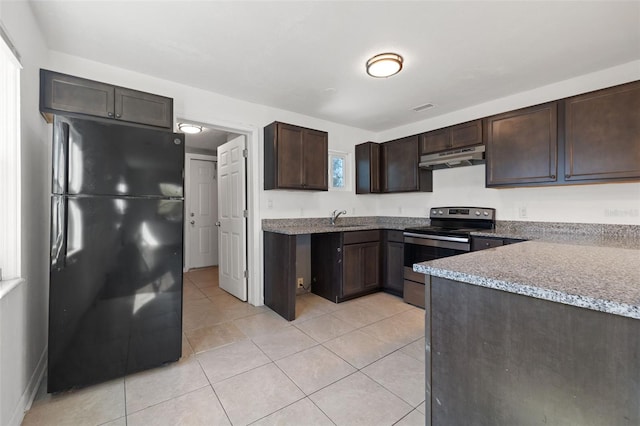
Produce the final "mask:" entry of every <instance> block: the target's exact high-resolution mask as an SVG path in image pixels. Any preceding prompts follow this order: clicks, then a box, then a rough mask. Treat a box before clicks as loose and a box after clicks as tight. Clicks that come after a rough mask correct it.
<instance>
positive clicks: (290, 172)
mask: <svg viewBox="0 0 640 426" xmlns="http://www.w3.org/2000/svg"><path fill="white" fill-rule="evenodd" d="M277 129H278V130H277V131H278V135H277V138H278V139H277V144H276V145H277V166H276V169H277V175H278V184H277V187H278V188H292V189H302V187H303V186H302V183H303V179H304V174H303V164H304V156H303V155H304V151H303V148H302V138H303V129H302V128H301V127H297V126H291V125H289V124H284V123H278V126H277Z"/></svg>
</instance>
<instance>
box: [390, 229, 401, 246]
mask: <svg viewBox="0 0 640 426" xmlns="http://www.w3.org/2000/svg"><path fill="white" fill-rule="evenodd" d="M387 241H395V242H397V243H403V242H404V232H403V231H391V230H389V231H387Z"/></svg>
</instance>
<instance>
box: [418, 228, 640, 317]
mask: <svg viewBox="0 0 640 426" xmlns="http://www.w3.org/2000/svg"><path fill="white" fill-rule="evenodd" d="M563 238H568V237H564V236H558V237H557V239H563ZM572 238H573V239H575V240H577V242H578V244H569V243H559V242H547V241H526V242H522V243H518V244H511V245H508V246H502V247H497V248H492V249H488V250H482V251H477V252H472V253H467V254H464V255H459V256H452V257H446V258H443V259H438V260H432V261H429V262H423V263H419V264H416V265H414V268H413V269H414V271H416V272H421V273H423V274H429V275H432V276H436V277H441V278H447V279H450V280H453V281H458V282H463V283H467V284H474V285H478V286H482V287H488V288H493V289H496V290H503V291H507V292H511V293H516V294H522V295H525V296H531V297H535V298H538V299H544V300H549V301H552V302H559V303H564V304H568V305H573V306H578V307H581V308H588V309H593V310H597V311H601V312H607V313H611V314H615V315H622V316H627V317H631V318H636V319H640V250H638V247H637V245H638V240H635V243H634V241H631V240H625V239H618V240H611V241H609V245H615V244H616V241H618V245H620V246H622V247H623V248H620V247H611V246H605V247H603V246H600V245H598V246H594V245H589V244H590V241H593V240H592V239H591V238H588V237H583V238H582V240H580V238H579V237H576V236H573V237H572ZM549 240H551V241H553V239H551V238H549ZM570 241H571V240H570ZM634 244H635V245H636V248H627V247H633V246H634Z"/></svg>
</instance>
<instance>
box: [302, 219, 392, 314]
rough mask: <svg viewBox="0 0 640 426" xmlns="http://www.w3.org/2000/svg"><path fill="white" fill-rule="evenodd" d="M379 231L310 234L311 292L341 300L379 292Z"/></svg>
mask: <svg viewBox="0 0 640 426" xmlns="http://www.w3.org/2000/svg"><path fill="white" fill-rule="evenodd" d="M380 246H381V241H380V231H377V230H376V231H354V232H343V233H337V232H336V233H326V234H313V235H311V275H312V278H311V291H312V292H313V293H314V294H317V295H318V296H321V297H324V298H325V299H328V300H331V301H332V302H335V303H338V302H342V301H344V300H348V299H351V298H354V297H358V296H362V295H365V294H367V293H373V292H375V291H379V290H380V289H381V288H382V283H381V263H380V259H381V256H380Z"/></svg>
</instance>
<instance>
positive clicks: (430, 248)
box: [404, 232, 471, 269]
mask: <svg viewBox="0 0 640 426" xmlns="http://www.w3.org/2000/svg"><path fill="white" fill-rule="evenodd" d="M470 250H471V243H470V239H469V238H468V237H449V236H440V235H424V234H413V233H410V232H405V233H404V266H405V267H407V268H411V269H413V264H414V263H420V262H426V261H428V260H434V259H440V258H443V257H449V256H455V255H457V254H462V253H468V252H469V251H470Z"/></svg>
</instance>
